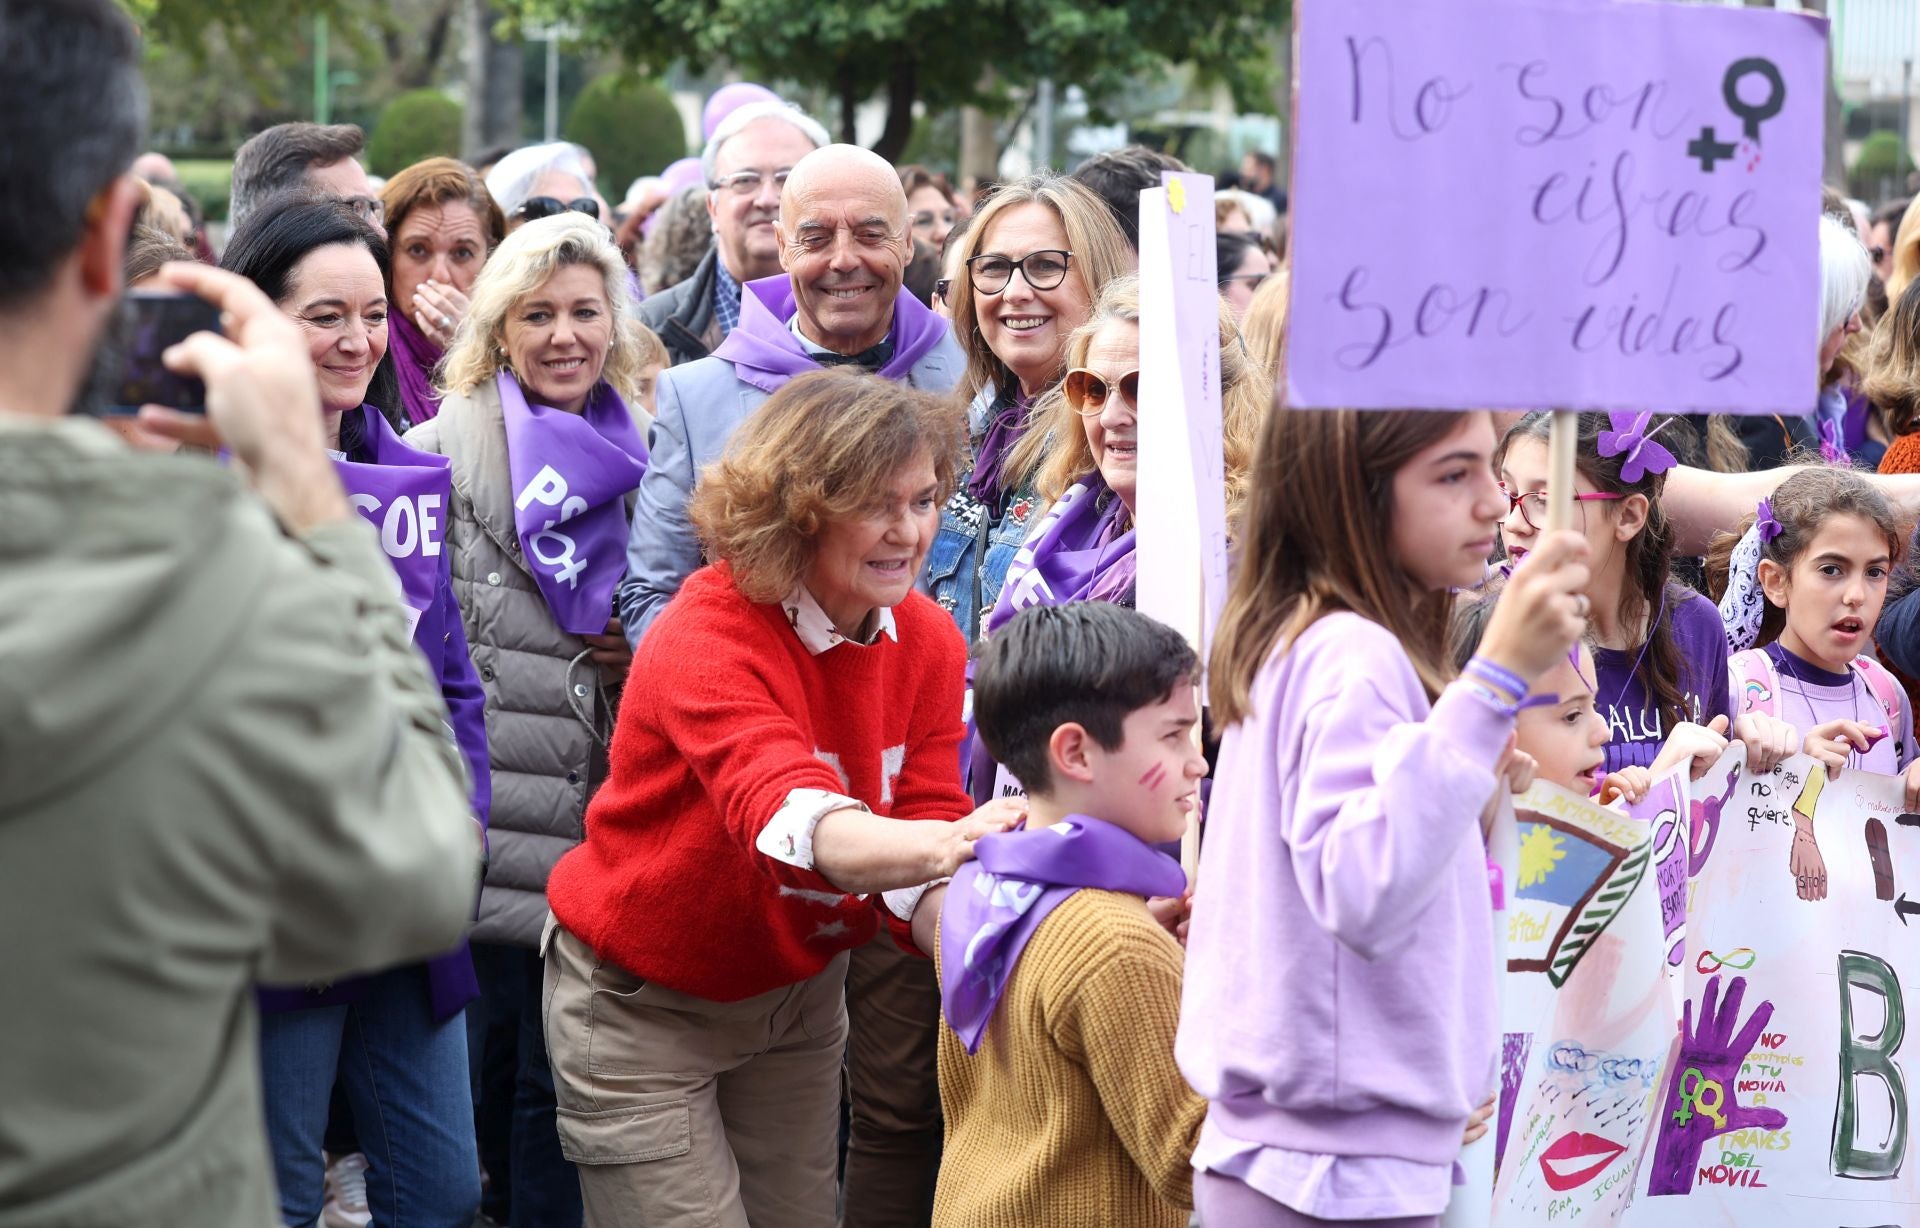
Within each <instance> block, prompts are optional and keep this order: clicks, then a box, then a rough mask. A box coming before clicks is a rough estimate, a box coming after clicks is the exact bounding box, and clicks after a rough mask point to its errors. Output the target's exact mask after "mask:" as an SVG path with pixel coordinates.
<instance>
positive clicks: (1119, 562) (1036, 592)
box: [987, 474, 1138, 635]
mask: <svg viewBox="0 0 1920 1228" xmlns="http://www.w3.org/2000/svg"><path fill="white" fill-rule="evenodd" d="M1102 496H1107V498H1106V503H1107V506H1106V508H1105V509H1104V510H1103V509H1102V508H1101V507H1100V503H1101V500H1102ZM1126 510H1127V507H1126V504H1124V503H1122V502H1120V499H1119V497H1118V496H1114V495H1110V493H1109V492H1108V490H1107V484H1106V483H1105V482H1103V481H1101V480H1100V477H1099V475H1097V474H1096V475H1094V476H1093V477H1090V478H1088V479H1086V480H1085V481H1083V482H1075V483H1074V484H1073V486H1072V487H1071V488H1069V489H1068V491H1067V493H1066V494H1064V495H1061V496H1060V500H1059V502H1057V503H1055V504H1054V505H1053V506H1052V507H1050V508H1048V509H1047V514H1046V515H1045V516H1044V517H1042V518H1041V520H1040V523H1039V525H1038V526H1036V527H1035V529H1034V531H1033V534H1032V535H1031V536H1029V537H1028V538H1027V543H1026V545H1024V546H1022V547H1020V553H1018V554H1016V555H1014V556H1013V562H1012V563H1011V564H1010V565H1008V567H1007V579H1006V582H1005V583H1004V584H1003V585H1002V586H1001V588H1000V599H999V600H998V601H997V602H995V603H994V607H993V613H992V614H990V615H989V616H988V617H987V633H988V634H989V635H991V634H992V633H993V632H995V631H998V630H999V629H1000V628H1001V627H1002V626H1004V625H1005V624H1006V623H1007V621H1008V620H1009V619H1011V618H1012V617H1013V616H1014V615H1015V614H1018V613H1019V612H1020V611H1022V610H1024V609H1026V608H1027V607H1029V606H1036V605H1062V604H1065V603H1066V602H1069V601H1117V600H1119V599H1120V598H1122V597H1124V596H1125V595H1126V592H1127V589H1128V588H1129V587H1131V586H1132V584H1133V581H1134V577H1135V574H1136V572H1137V570H1138V560H1137V558H1136V556H1135V555H1134V552H1133V529H1132V527H1131V526H1129V527H1128V528H1126V529H1125V531H1122V529H1121V525H1122V524H1123V523H1125V522H1126V520H1127V516H1126Z"/></svg>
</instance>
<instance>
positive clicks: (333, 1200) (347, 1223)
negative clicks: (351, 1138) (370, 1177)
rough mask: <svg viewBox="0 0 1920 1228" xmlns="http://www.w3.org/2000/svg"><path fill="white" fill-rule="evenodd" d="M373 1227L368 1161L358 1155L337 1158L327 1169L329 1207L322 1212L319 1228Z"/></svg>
mask: <svg viewBox="0 0 1920 1228" xmlns="http://www.w3.org/2000/svg"><path fill="white" fill-rule="evenodd" d="M371 1223H373V1212H372V1210H370V1209H369V1208H368V1206H367V1157H365V1156H363V1155H361V1154H360V1153H359V1152H357V1151H356V1152H354V1153H352V1154H351V1155H343V1156H338V1157H336V1158H335V1159H334V1160H333V1161H332V1162H331V1163H329V1164H328V1165H327V1205H326V1206H325V1207H323V1208H321V1210H320V1228H367V1226H368V1225H369V1224H371Z"/></svg>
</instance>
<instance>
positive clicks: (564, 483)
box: [495, 371, 647, 635]
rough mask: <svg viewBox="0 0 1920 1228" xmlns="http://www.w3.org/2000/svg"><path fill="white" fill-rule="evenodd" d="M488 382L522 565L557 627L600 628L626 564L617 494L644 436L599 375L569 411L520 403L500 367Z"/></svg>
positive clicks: (623, 510)
mask: <svg viewBox="0 0 1920 1228" xmlns="http://www.w3.org/2000/svg"><path fill="white" fill-rule="evenodd" d="M495 384H496V386H497V387H498V388H499V389H500V416H501V418H502V419H503V420H504V421H505V423H506V428H507V470H508V472H509V473H510V474H511V475H512V478H513V491H514V496H513V527H514V530H515V531H516V532H517V533H518V534H519V537H520V550H521V553H522V554H523V555H524V556H525V558H526V563H527V569H528V570H529V571H531V572H532V573H533V579H534V583H535V584H537V585H539V587H540V595H541V596H543V597H545V598H546V599H547V608H548V609H549V610H551V611H553V621H554V622H555V623H557V624H559V626H560V629H561V630H562V631H566V632H569V633H570V634H573V635H600V634H602V633H604V632H605V631H606V629H607V620H608V619H609V618H611V617H613V589H614V586H615V585H616V584H618V583H619V582H620V577H621V575H622V574H624V573H625V571H626V566H627V504H626V496H627V495H628V494H629V493H630V492H631V491H633V490H634V489H635V488H636V487H638V486H639V485H640V479H641V478H642V477H644V476H645V475H646V472H647V442H646V440H644V439H642V438H641V437H640V430H639V428H638V427H636V426H634V424H633V415H632V414H631V413H629V412H628V411H627V403H626V402H625V401H623V400H621V399H620V394H619V393H617V392H615V391H614V390H613V389H612V388H611V387H610V386H608V385H607V384H604V383H602V384H599V385H597V386H596V387H595V388H594V390H593V393H592V395H590V396H589V397H588V398H587V404H586V408H585V409H584V410H583V411H581V412H580V413H577V414H570V413H567V412H566V411H565V410H561V409H553V408H551V407H550V406H546V405H535V404H530V403H528V401H527V398H526V394H525V393H523V392H522V391H521V390H520V384H519V381H517V380H515V379H514V378H513V376H512V374H510V373H509V372H507V371H501V372H500V373H499V374H498V375H497V376H496V377H495Z"/></svg>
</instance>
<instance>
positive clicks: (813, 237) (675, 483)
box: [616, 145, 967, 648]
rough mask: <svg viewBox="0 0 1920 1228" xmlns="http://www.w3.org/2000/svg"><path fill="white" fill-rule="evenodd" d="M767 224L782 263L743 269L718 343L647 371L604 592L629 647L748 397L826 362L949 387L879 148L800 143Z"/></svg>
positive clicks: (942, 335)
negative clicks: (622, 541) (653, 401)
mask: <svg viewBox="0 0 1920 1228" xmlns="http://www.w3.org/2000/svg"><path fill="white" fill-rule="evenodd" d="M774 229H775V234H776V236H777V238H778V239H779V243H780V267H781V268H782V269H783V270H785V272H784V273H782V274H781V275H779V276H776V277H764V278H761V279H760V280H758V281H750V282H748V283H747V284H746V285H745V286H744V287H743V288H742V289H743V293H742V294H741V296H740V323H739V324H738V325H737V326H735V328H734V330H733V331H732V332H730V333H728V334H727V339H726V340H725V341H723V342H721V343H720V347H719V348H718V349H716V350H715V351H714V352H713V353H712V354H710V355H708V356H707V357H705V358H702V359H699V360H698V361H695V362H690V363H685V364H683V365H681V366H678V367H674V368H673V369H672V370H670V371H667V372H666V373H665V374H663V375H662V376H661V377H660V386H659V392H658V394H657V396H658V408H659V415H658V417H657V418H656V419H655V420H654V424H653V435H652V439H651V444H652V459H651V460H650V461H649V463H648V466H647V476H646V478H645V479H644V480H643V481H642V482H641V483H640V496H639V503H638V506H637V507H636V508H635V510H634V517H633V536H632V537H631V538H630V539H629V541H628V545H627V578H626V579H625V580H623V581H621V583H620V591H619V593H618V594H617V597H616V602H617V604H618V605H619V613H620V620H621V623H622V624H623V625H624V626H625V628H626V633H627V639H628V640H629V641H630V642H631V643H632V644H633V645H634V647H635V648H638V647H639V644H640V637H641V635H642V634H643V633H644V632H645V631H646V629H647V626H648V624H649V623H651V622H652V621H653V618H654V616H655V615H656V614H658V613H659V612H660V611H661V609H662V608H664V607H665V606H666V604H667V602H668V601H669V600H670V599H671V598H672V597H673V595H674V593H676V592H678V591H679V589H680V584H681V582H682V581H684V580H685V579H686V578H687V577H688V576H689V575H691V574H692V573H693V571H694V570H695V569H696V568H698V567H699V566H700V563H701V558H700V541H699V538H698V537H697V536H696V535H695V533H694V531H693V526H692V525H691V524H689V523H688V521H687V499H688V497H689V496H690V495H692V493H693V486H694V482H695V481H696V480H697V479H698V477H699V474H700V470H701V469H702V468H703V467H704V466H706V465H707V464H708V463H709V462H711V461H713V460H715V459H716V458H718V457H719V456H720V454H721V453H722V452H723V451H725V450H726V446H727V441H728V440H729V439H730V438H732V436H733V432H734V428H736V427H738V426H739V425H740V424H741V423H742V422H744V421H746V419H747V415H749V414H751V413H752V412H753V411H754V410H755V409H758V408H759V407H760V404H761V402H763V401H765V400H766V399H767V398H768V397H770V396H772V395H773V394H774V392H776V391H778V390H779V388H780V387H781V386H782V385H784V384H785V383H786V382H787V381H788V380H790V379H792V378H793V377H794V376H796V375H799V374H801V373H803V372H806V371H812V370H815V369H817V368H819V367H823V366H831V365H834V364H840V363H857V364H859V365H860V366H863V367H865V368H866V369H867V370H869V371H874V372H877V373H878V374H880V375H881V376H882V377H883V378H886V379H898V380H905V381H906V382H907V383H908V384H910V385H912V386H913V387H915V388H921V389H925V390H927V391H930V392H951V391H952V390H953V389H954V387H955V386H956V385H958V384H959V382H960V376H961V373H962V372H963V371H964V370H965V369H966V364H967V360H966V355H965V354H963V353H962V352H961V350H960V346H959V344H958V343H957V342H955V341H954V339H953V337H952V335H951V334H950V333H949V332H948V331H947V323H946V321H945V320H942V319H941V318H940V317H939V316H936V315H934V314H933V312H931V311H929V310H928V309H927V307H926V306H925V304H923V303H921V302H919V301H918V300H916V299H915V298H914V297H913V296H912V295H911V294H907V293H904V292H902V290H901V288H900V280H901V278H902V276H904V274H905V272H906V267H907V259H908V257H909V255H910V254H911V252H912V242H911V238H910V236H909V233H908V229H907V197H906V194H905V193H904V192H902V191H901V190H900V177H899V175H898V174H896V173H895V172H894V169H893V167H892V166H890V165H889V164H888V163H887V162H886V161H885V160H884V159H882V158H880V157H879V156H877V155H875V154H873V153H871V152H869V151H867V150H865V149H861V148H860V147H858V146H855V145H826V146H822V147H821V148H819V149H816V150H814V151H813V152H812V153H810V154H808V155H807V156H806V157H804V158H802V159H800V160H799V161H798V162H796V163H795V164H794V167H793V171H792V173H791V174H790V175H788V177H787V185H786V190H785V191H784V192H783V193H782V194H781V197H780V217H779V220H778V221H777V222H776V223H775V227H774Z"/></svg>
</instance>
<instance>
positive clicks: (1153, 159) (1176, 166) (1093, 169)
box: [1072, 145, 1193, 252]
mask: <svg viewBox="0 0 1920 1228" xmlns="http://www.w3.org/2000/svg"><path fill="white" fill-rule="evenodd" d="M1192 169H1193V168H1192V167H1191V166H1188V165H1187V164H1186V163H1185V162H1182V161H1181V160H1180V159H1178V158H1176V157H1174V156H1173V155H1172V154H1166V153H1161V152H1160V151H1159V150H1157V149H1148V148H1147V147H1146V146H1145V145H1125V146H1122V147H1121V148H1119V149H1114V150H1109V151H1108V152H1106V153H1100V154H1095V155H1093V156H1092V157H1091V158H1088V159H1087V160H1086V161H1085V162H1082V163H1081V164H1080V165H1079V166H1078V167H1076V168H1075V169H1074V172H1073V175H1072V177H1073V178H1074V179H1077V180H1079V181H1080V182H1081V183H1082V184H1084V185H1085V186H1087V187H1089V188H1091V189H1093V193H1094V195H1096V196H1098V197H1099V198H1100V199H1101V200H1102V201H1103V202H1105V204H1106V206H1107V209H1108V210H1109V211H1110V212H1111V213H1112V214H1113V220H1114V222H1115V223H1116V224H1117V225H1118V226H1119V227H1120V233H1121V234H1122V235H1123V236H1125V238H1126V240H1127V246H1128V247H1131V248H1132V249H1133V250H1134V251H1136V252H1137V251H1139V250H1140V193H1141V192H1142V191H1144V190H1145V189H1147V188H1157V187H1159V186H1160V172H1161V171H1190V170H1192Z"/></svg>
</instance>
